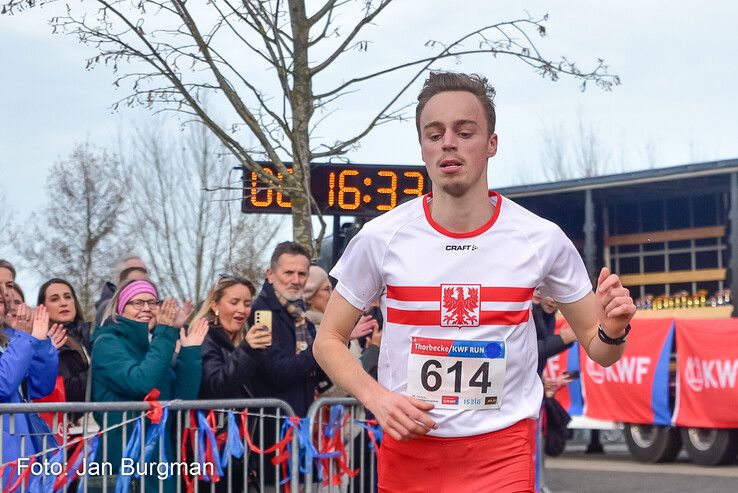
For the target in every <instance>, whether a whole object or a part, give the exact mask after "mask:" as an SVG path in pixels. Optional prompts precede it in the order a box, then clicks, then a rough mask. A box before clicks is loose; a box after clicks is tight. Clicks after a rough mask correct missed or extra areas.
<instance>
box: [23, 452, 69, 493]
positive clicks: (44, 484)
mask: <svg viewBox="0 0 738 493" xmlns="http://www.w3.org/2000/svg"><path fill="white" fill-rule="evenodd" d="M63 459H64V450H63V449H59V450H57V451H56V452H55V453H54V455H52V456H51V458H50V459H49V463H48V465H47V466H46V470H47V471H53V470H57V467H56V466H53V464H56V463H58V464H59V467H58V470H61V469H62V460H63ZM55 482H56V476H55V475H53V474H51V473H49V474H39V475H33V476H32V478H31V480H30V481H29V482H28V492H29V493H53V492H54V483H55Z"/></svg>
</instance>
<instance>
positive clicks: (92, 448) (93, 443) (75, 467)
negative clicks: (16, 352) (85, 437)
mask: <svg viewBox="0 0 738 493" xmlns="http://www.w3.org/2000/svg"><path fill="white" fill-rule="evenodd" d="M97 444H98V437H97V435H95V436H93V437H92V438H91V439H90V444H89V448H88V450H87V456H84V455H82V454H79V456H78V457H77V460H76V461H75V462H74V464H72V467H71V468H70V469H69V471H68V474H69V475H68V476H67V487H69V485H70V484H72V481H74V478H76V477H77V476H78V474H77V472H78V471H79V468H80V467H81V466H82V461H83V460H85V459H87V464H90V463H91V462H93V461H94V460H95V454H96V453H97ZM85 472H87V469H85ZM84 479H85V481H87V474H85V478H84Z"/></svg>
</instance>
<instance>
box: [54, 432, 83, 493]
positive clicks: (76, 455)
mask: <svg viewBox="0 0 738 493" xmlns="http://www.w3.org/2000/svg"><path fill="white" fill-rule="evenodd" d="M84 446H85V441H84V440H79V443H78V444H77V448H75V449H74V452H73V453H72V456H71V457H70V458H69V459H68V460H67V463H66V464H65V465H64V471H63V472H62V473H61V474H60V475H59V477H58V478H56V481H54V491H56V490H58V489H61V488H63V487H64V484H65V483H66V482H67V478H68V477H69V469H70V468H71V467H72V466H73V464H74V463H75V462H77V459H78V458H79V454H81V453H82V449H83V448H84Z"/></svg>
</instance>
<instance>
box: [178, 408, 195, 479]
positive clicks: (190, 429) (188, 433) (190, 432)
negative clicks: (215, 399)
mask: <svg viewBox="0 0 738 493" xmlns="http://www.w3.org/2000/svg"><path fill="white" fill-rule="evenodd" d="M195 422H196V421H195V412H194V411H190V425H189V426H186V427H185V429H184V430H182V445H181V449H180V450H181V453H182V462H185V463H186V462H187V438H188V437H189V438H191V439H192V450H193V453H194V451H195V450H197V434H196V433H195V424H194V423H195ZM182 476H183V477H184V481H185V491H186V492H187V493H192V492H193V491H195V480H194V478H191V477H190V475H189V474H188V473H187V468H186V467H185V468H184V469H183V470H182Z"/></svg>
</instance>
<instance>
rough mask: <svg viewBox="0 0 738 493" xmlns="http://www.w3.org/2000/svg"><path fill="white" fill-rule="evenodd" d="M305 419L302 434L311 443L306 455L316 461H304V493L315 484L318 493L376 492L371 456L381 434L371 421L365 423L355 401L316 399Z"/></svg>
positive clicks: (343, 398) (347, 398)
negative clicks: (304, 429) (306, 428)
mask: <svg viewBox="0 0 738 493" xmlns="http://www.w3.org/2000/svg"><path fill="white" fill-rule="evenodd" d="M307 419H308V424H309V426H308V430H307V432H304V433H303V434H307V435H308V436H309V437H310V439H311V440H312V442H313V447H311V450H310V452H311V453H312V454H314V456H315V458H317V459H318V460H317V461H314V460H308V461H307V463H308V468H307V471H306V473H305V493H311V492H312V491H313V487H314V486H315V484H316V483H317V484H319V491H321V492H323V491H329V492H334V491H335V492H346V491H348V492H352V493H353V492H359V493H365V492H366V493H373V492H374V491H376V464H377V461H376V453H375V452H376V449H377V446H378V442H379V441H381V430H380V429H379V426H378V425H377V424H376V422H375V421H372V420H367V419H366V415H365V409H364V407H363V406H362V405H361V404H360V403H359V401H357V400H356V399H353V398H349V397H329V398H321V399H318V400H317V401H315V402H313V404H312V405H311V406H310V409H309V410H308V416H307ZM316 463H317V469H318V470H317V473H318V474H315V472H316V471H315V470H314V469H315V467H314V466H316ZM316 476H317V477H316ZM316 479H317V481H315V480H316Z"/></svg>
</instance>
